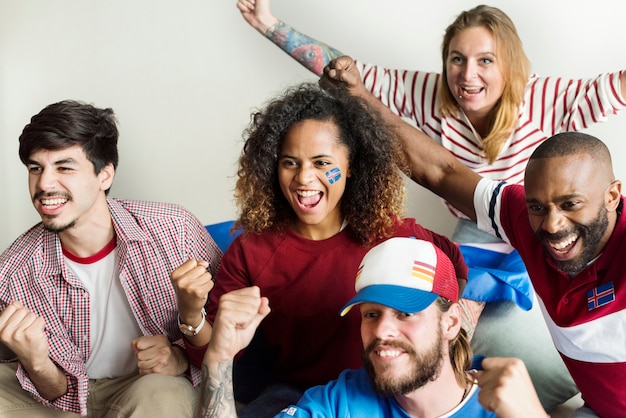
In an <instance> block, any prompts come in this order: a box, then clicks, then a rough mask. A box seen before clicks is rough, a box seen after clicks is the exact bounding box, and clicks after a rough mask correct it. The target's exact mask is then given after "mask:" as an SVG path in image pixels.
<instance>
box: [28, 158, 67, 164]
mask: <svg viewBox="0 0 626 418" xmlns="http://www.w3.org/2000/svg"><path fill="white" fill-rule="evenodd" d="M27 164H28V165H41V163H39V162H38V161H35V160H28V162H27ZM52 164H53V165H77V164H78V162H77V161H76V160H75V159H73V158H72V157H68V158H64V159H62V160H57V161H55V162H54V163H52Z"/></svg>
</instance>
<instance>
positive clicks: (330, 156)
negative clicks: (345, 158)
mask: <svg viewBox="0 0 626 418" xmlns="http://www.w3.org/2000/svg"><path fill="white" fill-rule="evenodd" d="M278 158H279V159H281V158H292V159H294V160H297V159H298V157H295V156H293V155H289V154H282V155H279V156H278ZM308 158H309V159H311V160H316V159H318V158H333V156H332V155H328V154H319V155H314V156H312V157H308Z"/></svg>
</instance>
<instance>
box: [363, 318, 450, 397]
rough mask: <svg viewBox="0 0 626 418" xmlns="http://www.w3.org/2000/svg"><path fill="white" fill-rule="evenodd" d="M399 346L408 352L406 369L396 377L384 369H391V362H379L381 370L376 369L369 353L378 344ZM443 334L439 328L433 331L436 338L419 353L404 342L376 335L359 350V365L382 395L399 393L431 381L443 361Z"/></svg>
mask: <svg viewBox="0 0 626 418" xmlns="http://www.w3.org/2000/svg"><path fill="white" fill-rule="evenodd" d="M381 344H384V345H386V346H391V347H397V348H400V349H402V350H404V351H406V353H407V354H408V355H409V356H410V358H411V361H410V366H409V367H408V368H407V370H406V372H405V373H404V374H403V375H402V376H399V377H395V376H389V375H387V373H385V372H386V371H388V370H391V369H393V368H394V367H397V366H394V365H381V366H380V367H382V368H383V370H382V372H379V373H376V371H375V369H374V364H373V363H372V360H371V359H370V356H371V355H372V353H373V352H374V350H375V347H376V346H378V345H381ZM442 346H443V337H442V332H441V329H439V332H438V333H437V340H436V341H435V342H434V344H433V345H432V346H431V347H430V348H427V349H425V350H424V351H423V352H421V353H417V352H416V351H415V349H414V348H413V347H411V346H409V345H408V344H405V343H402V342H399V341H382V340H379V339H376V340H374V341H372V343H370V344H369V345H368V346H367V347H366V349H365V350H364V351H363V366H364V367H365V370H366V371H367V374H368V375H369V377H370V379H371V381H372V383H373V384H374V389H375V390H376V392H378V393H380V394H381V395H383V396H394V395H403V394H406V393H410V392H413V391H415V390H417V389H419V388H421V387H422V386H424V385H425V384H427V383H428V382H433V381H435V380H436V379H437V378H438V377H439V374H440V373H441V367H442V363H443V349H442Z"/></svg>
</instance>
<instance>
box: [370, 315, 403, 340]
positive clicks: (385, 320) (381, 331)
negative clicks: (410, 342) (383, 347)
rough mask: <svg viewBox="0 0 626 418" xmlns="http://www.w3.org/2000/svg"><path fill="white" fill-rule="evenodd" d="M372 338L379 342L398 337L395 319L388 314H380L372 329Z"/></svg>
mask: <svg viewBox="0 0 626 418" xmlns="http://www.w3.org/2000/svg"><path fill="white" fill-rule="evenodd" d="M373 332H374V336H375V337H376V338H379V339H381V340H388V339H393V338H394V337H396V336H397V335H398V327H397V326H396V324H395V318H394V317H393V315H390V314H381V315H380V317H379V318H378V321H376V324H375V326H374V329H373Z"/></svg>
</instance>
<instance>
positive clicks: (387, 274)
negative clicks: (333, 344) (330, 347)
mask: <svg viewBox="0 0 626 418" xmlns="http://www.w3.org/2000/svg"><path fill="white" fill-rule="evenodd" d="M354 288H355V290H356V292H357V293H356V295H355V296H354V297H353V298H352V299H350V301H349V302H348V303H347V304H346V306H344V307H343V309H342V310H341V314H340V315H341V316H344V315H345V314H347V313H348V311H349V310H350V309H351V308H352V307H353V306H354V305H358V304H359V303H364V302H370V303H378V304H381V305H385V306H388V307H390V308H393V309H395V310H397V311H400V312H406V313H415V312H420V311H423V310H424V309H426V308H428V307H429V306H430V305H431V304H432V303H433V302H434V301H435V300H436V299H437V297H439V296H441V297H444V298H446V299H449V300H451V301H453V302H457V301H458V299H459V287H458V283H457V280H456V272H455V270H454V266H453V265H452V262H451V261H450V259H449V258H448V256H447V255H446V254H445V253H444V252H443V251H441V249H439V248H438V247H437V246H435V245H434V244H433V243H432V242H429V241H423V240H419V239H415V238H390V239H388V240H386V241H383V242H382V243H380V244H378V245H376V246H375V247H373V248H372V249H371V250H369V251H368V252H367V254H365V257H363V261H361V265H360V266H359V270H358V271H357V274H356V282H355V285H354Z"/></svg>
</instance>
